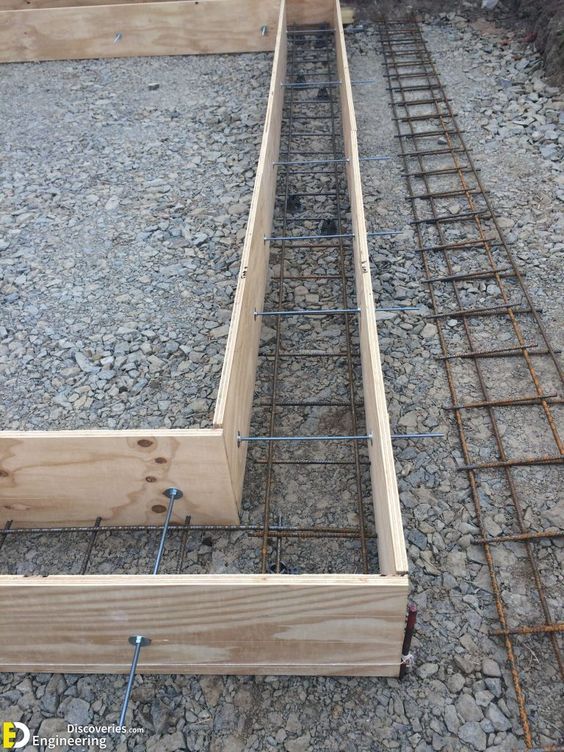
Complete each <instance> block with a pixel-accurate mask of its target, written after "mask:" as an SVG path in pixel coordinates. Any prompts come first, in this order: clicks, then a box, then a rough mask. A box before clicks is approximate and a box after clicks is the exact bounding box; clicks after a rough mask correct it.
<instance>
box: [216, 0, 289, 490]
mask: <svg viewBox="0 0 564 752" xmlns="http://www.w3.org/2000/svg"><path fill="white" fill-rule="evenodd" d="M286 47H287V45H286V12H285V4H284V2H282V4H281V7H280V19H279V24H278V33H277V38H276V50H275V53H274V62H273V66H272V78H271V82H270V91H269V95H268V108H267V111H266V118H265V123H264V133H263V139H262V145H261V150H260V156H259V162H258V167H257V174H256V178H255V186H254V190H253V196H252V200H251V209H250V213H249V220H248V224H247V232H246V236H245V242H244V246H243V253H242V257H241V268H240V271H239V281H238V283H237V290H236V293H235V302H234V304H233V314H232V317H231V325H230V328H229V335H228V338H227V345H226V350H225V359H224V361H223V370H222V374H221V380H220V383H219V391H218V398H217V405H216V410H215V414H214V426H216V427H217V428H220V427H221V428H223V430H224V433H225V442H226V447H227V454H228V457H229V462H230V466H231V471H232V475H233V484H234V487H235V489H236V492H237V493H239V492H240V490H241V489H242V486H243V477H244V473H245V458H246V445H242V446H238V445H237V433H238V432H239V433H241V435H243V436H245V435H247V434H248V431H249V425H250V422H251V409H252V402H253V394H254V390H255V376H256V368H257V357H258V348H259V342H260V332H261V328H262V319H261V318H260V317H257V318H255V316H254V312H255V310H257V311H261V310H262V309H263V303H264V294H265V289H266V282H267V277H268V270H269V256H270V248H269V244H268V243H265V241H264V238H265V236H269V235H270V234H271V229H272V216H273V211H274V198H275V193H276V165H275V164H274V163H275V162H276V161H277V159H278V151H279V146H280V128H281V121H282V106H283V100H284V88H283V86H281V84H282V83H283V81H284V79H285V75H286Z"/></svg>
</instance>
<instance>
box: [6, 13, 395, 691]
mask: <svg viewBox="0 0 564 752" xmlns="http://www.w3.org/2000/svg"><path fill="white" fill-rule="evenodd" d="M5 1H6V0H3V2H5ZM67 2H68V0H50V4H51V5H53V4H54V3H57V5H58V6H61V5H62V4H63V3H65V7H64V8H63V9H65V10H66V9H67V8H66V3H67ZM43 3H44V0H30V6H32V7H33V9H34V11H35V9H36V8H37V7H38V5H39V4H41V5H43ZM157 5H158V6H159V7H165V6H170V5H178V6H186V7H188V6H191V7H192V12H193V13H202V14H203V10H202V7H209V9H210V13H212V16H213V14H214V13H219V16H218V18H222V21H221V23H220V24H219V26H217V27H216V31H215V32H214V33H217V44H216V45H215V46H214V45H213V44H211V43H210V41H209V38H210V37H209V35H210V34H211V32H210V26H209V25H208V24H204V25H203V27H202V40H207V42H206V43H205V44H204V41H202V40H200V41H198V40H197V37H198V33H199V32H198V29H197V28H196V27H190V28H191V32H190V33H191V42H190V45H191V46H190V50H189V51H193V52H199V51H206V52H208V51H211V50H212V48H213V51H226V49H227V47H226V45H227V43H226V35H227V36H228V37H229V40H230V41H229V45H227V46H229V48H230V49H229V51H245V50H246V49H247V47H248V45H250V42H248V40H247V41H246V42H245V43H240V41H237V40H239V39H240V37H239V36H238V35H239V33H240V34H241V38H242V37H244V36H245V35H244V33H243V31H242V29H245V28H247V23H248V17H245V18H242V17H240V16H239V15H236V18H235V17H234V16H232V15H230V14H232V13H233V6H237V7H238V8H239V9H240V10H241V9H242V8H243V7H245V8H246V11H245V12H246V13H248V14H250V15H252V11H251V9H250V6H252V5H257V9H258V6H259V5H260V12H259V11H258V10H257V13H256V14H255V15H254V16H253V22H254V23H256V22H257V21H258V22H260V21H261V20H262V16H261V14H262V13H263V12H266V11H267V10H268V12H269V13H271V11H272V9H273V8H276V12H277V13H278V21H277V23H276V24H275V26H276V27H277V32H276V38H275V44H273V45H272V46H273V47H274V60H273V70H272V77H271V84H270V90H269V95H268V96H269V100H268V107H267V113H266V119H265V126H264V135H263V141H262V146H261V151H260V157H259V162H258V166H257V173H256V180H255V187H254V192H253V197H252V201H251V209H250V215H249V221H248V226H247V233H246V238H245V242H244V247H243V253H242V260H241V269H240V272H239V280H238V285H237V291H236V295H235V302H234V309H233V315H232V320H231V326H230V332H229V336H228V341H227V348H226V354H225V360H224V366H223V371H222V376H221V381H220V387H219V393H218V400H217V405H216V410H215V415H214V428H213V429H194V430H150V431H142V430H141V431H140V430H134V431H60V432H18V431H10V432H5V433H3V434H1V435H0V522H5V521H7V520H13V521H14V523H15V524H16V525H18V526H37V525H41V526H49V525H53V526H61V525H62V526H65V525H67V526H68V525H76V524H84V523H87V524H90V523H91V522H92V520H93V519H95V518H96V517H102V520H103V522H106V523H119V524H159V523H161V522H162V519H163V502H162V499H163V497H162V493H163V491H164V490H165V489H166V488H168V487H170V486H176V487H179V488H181V489H182V490H183V492H184V497H183V498H182V499H181V500H179V501H177V502H176V503H175V505H174V516H173V521H177V522H181V521H183V520H184V518H185V517H186V515H191V517H192V521H193V522H194V523H205V524H211V523H217V524H224V523H225V524H238V521H239V514H238V510H239V504H240V499H241V492H242V485H243V476H244V471H245V458H246V449H245V444H243V445H239V442H238V440H237V437H238V435H239V433H240V434H242V435H247V434H248V428H249V424H250V416H251V408H252V397H253V391H254V384H255V372H256V364H257V353H258V345H259V337H260V318H258V319H257V318H256V317H255V316H253V312H254V311H255V310H262V307H263V300H264V294H265V286H266V279H267V273H268V255H269V254H268V244H267V243H265V241H264V238H265V236H269V235H270V231H271V226H272V215H273V204H274V195H275V183H276V161H277V158H278V150H279V142H280V126H281V111H282V104H283V96H284V88H283V86H282V84H283V82H284V80H285V72H286V28H287V24H288V23H289V22H292V23H330V24H331V25H334V27H335V29H336V34H335V37H336V45H337V59H338V70H339V75H340V81H341V86H340V91H341V106H342V121H343V128H344V133H343V136H344V144H345V152H346V157H347V159H348V163H347V177H348V184H349V192H350V198H351V213H352V221H353V232H354V241H353V247H354V263H355V279H356V291H357V301H358V306H359V308H360V309H361V310H360V351H361V359H362V373H363V390H364V401H365V411H366V424H367V431H368V433H369V434H372V442H371V443H370V447H369V457H370V464H371V479H372V491H373V500H374V509H375V519H376V528H377V533H378V554H379V564H380V574H374V575H355V574H350V575H348V574H342V575H239V574H237V575H235V574H233V575H232V574H225V575H174V576H170V575H161V576H158V577H152V576H144V575H127V576H125V575H106V576H92V575H85V576H50V577H47V578H44V577H41V578H38V577H25V578H24V577H18V576H2V577H0V669H5V670H14V671H24V670H33V671H74V672H111V671H114V672H122V671H126V670H127V669H128V666H129V656H128V653H127V650H124V646H127V640H128V637H129V636H130V635H132V634H147V635H150V637H151V640H152V643H151V648H150V650H147V651H145V654H144V655H143V659H142V662H141V664H140V666H139V670H140V671H145V672H184V673H233V674H237V673H252V674H264V673H268V674H276V673H278V674H289V673H290V674H358V675H362V674H365V675H385V676H395V675H397V674H398V673H399V669H400V663H401V645H402V640H403V632H404V623H405V611H406V602H407V593H408V579H407V558H406V552H405V544H404V539H403V531H402V526H401V514H400V507H399V499H398V491H397V485H396V479H395V472H394V462H393V453H392V448H391V437H390V428H389V420H388V414H387V409H386V400H385V394H384V385H383V379H382V372H381V367H380V355H379V349H378V336H377V330H376V319H375V310H374V296H373V292H372V282H371V275H370V263H369V256H368V248H367V242H366V229H365V220H364V210H363V202H362V189H361V181H360V169H359V159H358V148H357V137H356V121H355V116H354V107H353V101H352V93H351V84H350V77H349V72H348V66H347V60H346V50H345V42H344V35H343V30H342V19H341V11H340V6H339V3H338V2H336V1H335V0H315V2H311V3H309V2H308V3H305V2H303V3H302V2H299V1H298V0H294V2H292V1H291V0H290V2H289V3H288V6H287V7H286V5H285V2H284V0H282V1H281V2H280V3H279V2H278V1H276V2H275V0H267V2H264V3H253V2H249V0H232V2H227V0H201V1H200V2H199V3H195V2H186V1H185V0H177V2H176V3H171V2H162V3H155V2H150V3H145V4H143V5H141V4H139V6H140V7H139V8H137V10H139V12H141V10H142V9H143V7H148V6H152V7H153V8H154V7H155V6H157ZM227 5H230V6H231V8H230V9H229V11H228V12H226V13H227V15H225V16H223V17H222V16H221V12H220V11H219V10H218V9H219V8H220V7H224V6H227ZM194 6H199V10H196V9H195V7H194ZM109 7H112V8H114V9H115V7H118V6H110V5H104V6H99V5H97V4H95V3H94V2H92V0H90V2H88V3H87V4H85V6H81V8H80V9H81V10H83V9H84V8H86V9H87V10H88V11H93V10H95V9H98V8H105V9H107V8H109ZM119 7H120V8H134V7H136V6H134V5H133V4H127V3H125V4H121V5H119ZM72 8H73V10H75V11H77V10H78V9H77V7H76V6H72ZM58 9H59V8H58ZM26 12H29V11H26ZM104 12H106V11H104ZM2 13H4V11H3V12H2ZM2 13H0V28H2V23H3V21H2V19H1V15H2ZM213 17H214V18H215V16H213ZM216 20H217V19H216ZM269 23H270V24H272V23H273V21H272V16H271V15H270V16H269ZM57 28H58V27H57ZM61 33H62V32H61ZM66 39H67V37H66V36H65V40H66ZM151 39H152V36H151V34H149V35H148V40H149V44H150V40H151ZM269 44H272V42H270V43H269ZM238 45H239V46H238ZM245 45H247V46H245ZM67 49H68V48H67V47H65V46H63V50H65V51H66V50H67ZM89 49H92V48H89ZM160 49H161V48H153V47H150V50H151V52H152V54H159V50H160ZM253 49H256V48H253ZM261 49H262V48H261ZM265 49H268V47H265ZM184 51H186V50H184ZM169 52H170V50H169ZM101 54H103V53H101ZM128 54H134V53H133V52H131V53H128ZM57 56H59V55H57ZM69 56H71V57H72V56H73V55H72V54H71V55H69ZM75 56H77V57H82V56H83V55H75Z"/></svg>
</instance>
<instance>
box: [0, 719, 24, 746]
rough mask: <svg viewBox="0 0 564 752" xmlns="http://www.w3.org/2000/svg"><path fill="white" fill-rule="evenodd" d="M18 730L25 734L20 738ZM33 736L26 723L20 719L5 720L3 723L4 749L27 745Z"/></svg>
mask: <svg viewBox="0 0 564 752" xmlns="http://www.w3.org/2000/svg"><path fill="white" fill-rule="evenodd" d="M18 731H21V732H22V734H23V736H22V738H21V739H18ZM30 738H31V734H30V731H29V729H28V727H27V726H26V725H25V723H20V722H19V721H4V723H3V724H2V747H3V748H4V749H20V748H21V747H25V745H26V744H27V743H28V742H29V740H30Z"/></svg>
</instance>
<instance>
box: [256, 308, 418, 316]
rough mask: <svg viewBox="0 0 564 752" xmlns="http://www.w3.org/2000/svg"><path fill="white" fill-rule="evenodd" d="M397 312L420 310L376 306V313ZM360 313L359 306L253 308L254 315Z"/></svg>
mask: <svg viewBox="0 0 564 752" xmlns="http://www.w3.org/2000/svg"><path fill="white" fill-rule="evenodd" d="M388 311H391V312H399V313H401V312H402V311H421V308H420V307H419V306H385V307H383V308H377V309H376V313H382V312H388ZM345 313H346V314H353V313H361V309H360V308H304V309H297V310H295V311H257V310H256V309H255V312H254V317H255V319H256V318H257V317H258V316H338V315H340V314H345Z"/></svg>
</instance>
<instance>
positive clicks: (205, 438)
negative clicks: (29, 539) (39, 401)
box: [0, 429, 239, 526]
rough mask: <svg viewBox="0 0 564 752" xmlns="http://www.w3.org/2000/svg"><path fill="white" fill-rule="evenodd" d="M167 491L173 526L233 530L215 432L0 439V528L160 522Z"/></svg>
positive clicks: (231, 498)
mask: <svg viewBox="0 0 564 752" xmlns="http://www.w3.org/2000/svg"><path fill="white" fill-rule="evenodd" d="M171 486H176V487H178V488H180V489H181V490H182V491H183V493H184V497H183V498H182V499H180V500H179V501H177V502H175V504H174V514H173V520H174V521H176V522H184V519H185V517H186V515H188V514H189V515H191V516H192V522H194V523H212V522H214V523H225V524H238V521H239V517H238V506H237V500H236V498H235V494H234V491H233V486H232V483H231V478H230V473H229V468H228V465H227V457H226V454H225V445H224V441H223V435H222V432H221V431H217V430H213V429H195V430H186V431H182V430H161V431H155V430H151V431H53V432H42V431H34V432H18V431H8V432H3V433H2V434H0V524H3V523H5V522H6V521H7V520H13V521H14V524H16V525H18V526H32V525H47V524H48V525H80V524H82V525H84V524H89V525H91V524H92V523H93V522H94V520H95V519H96V517H102V520H103V521H104V522H106V523H112V524H131V525H135V524H137V525H143V524H153V523H154V524H161V523H162V521H163V518H164V514H163V510H164V506H163V505H166V504H167V499H166V498H165V497H164V496H163V495H162V493H163V491H165V490H166V489H167V488H169V487H171ZM154 506H157V507H160V508H161V509H160V511H156V512H155V511H153V507H154Z"/></svg>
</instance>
